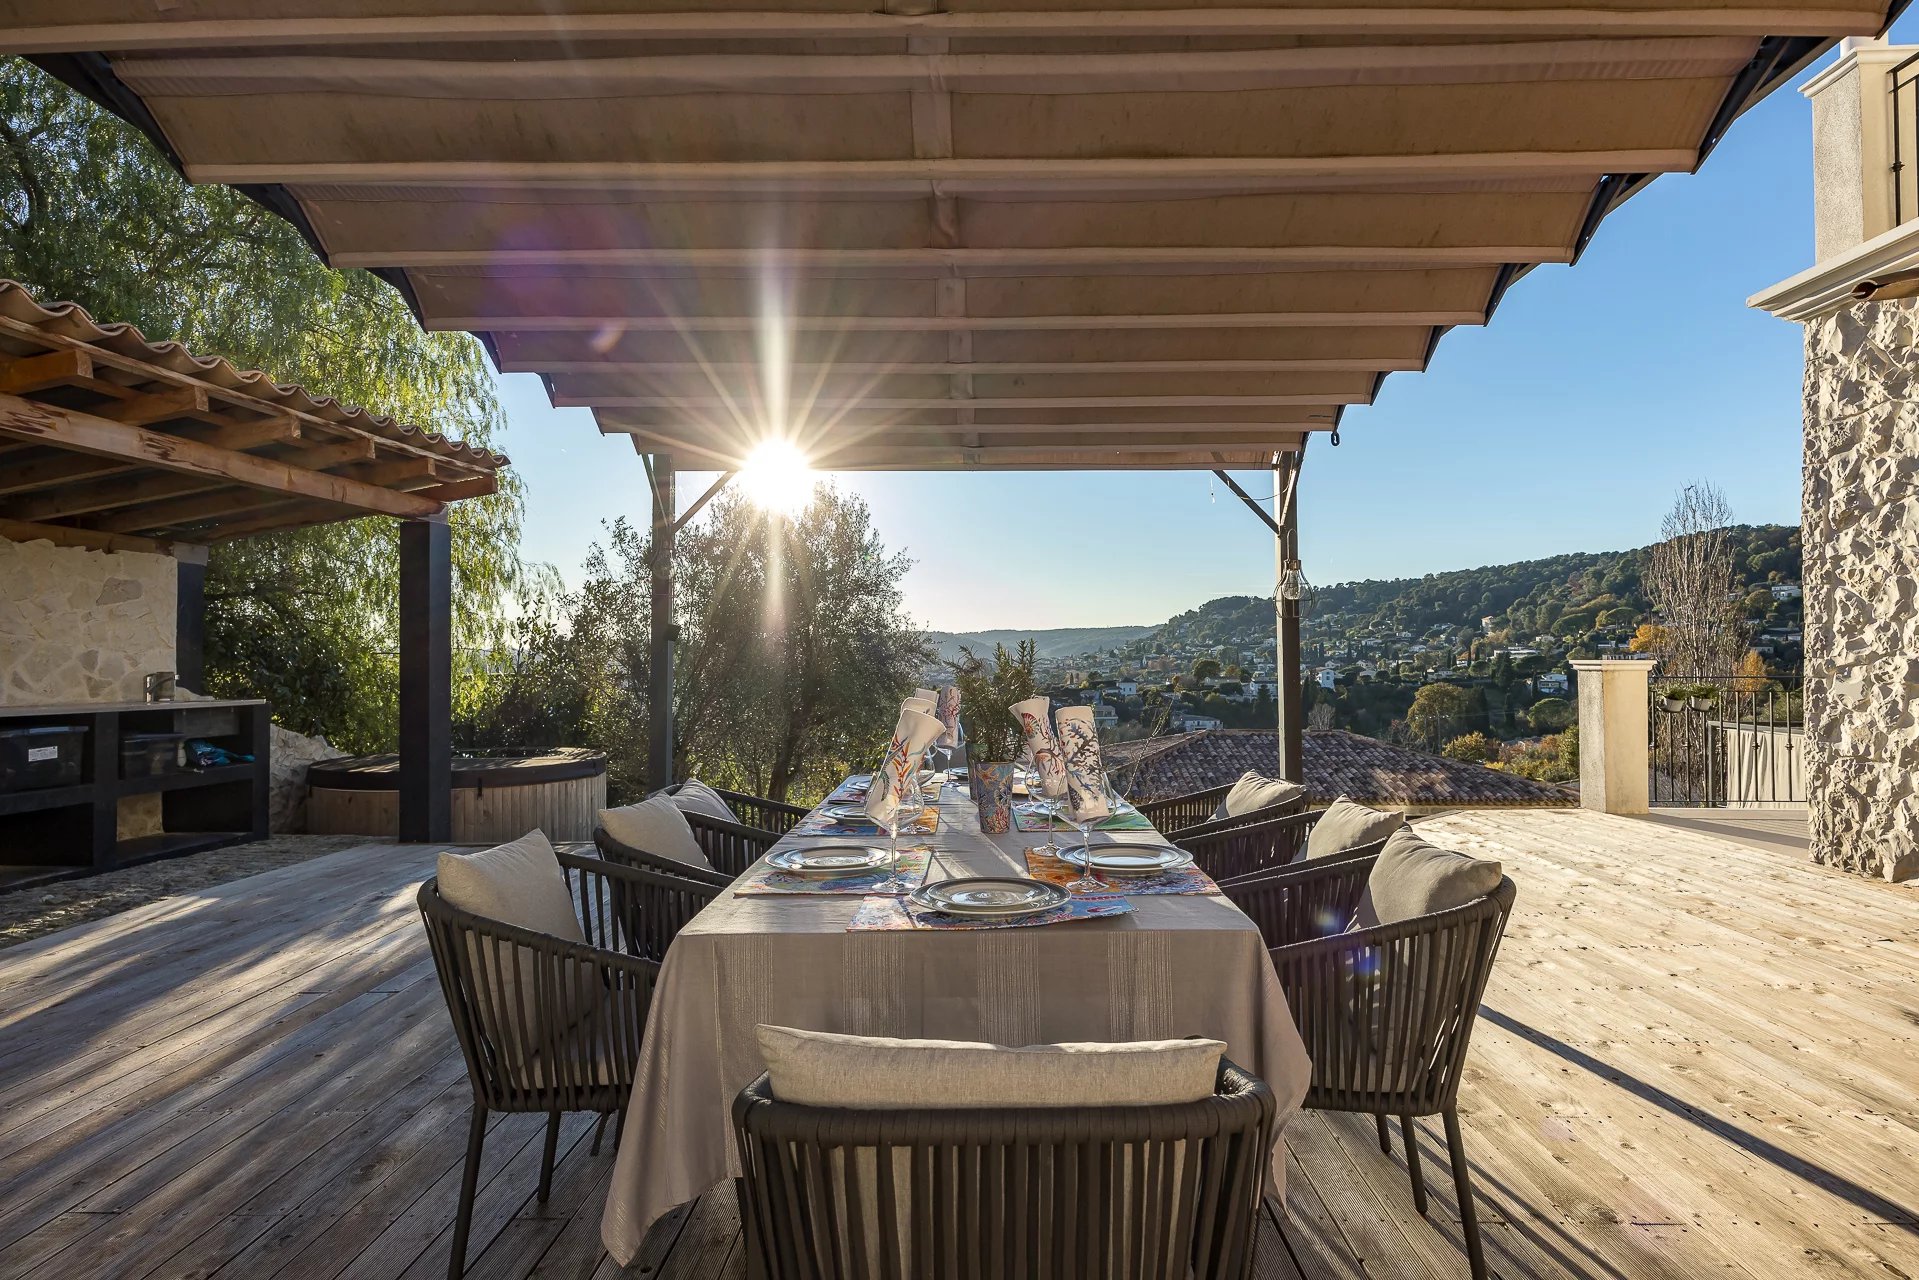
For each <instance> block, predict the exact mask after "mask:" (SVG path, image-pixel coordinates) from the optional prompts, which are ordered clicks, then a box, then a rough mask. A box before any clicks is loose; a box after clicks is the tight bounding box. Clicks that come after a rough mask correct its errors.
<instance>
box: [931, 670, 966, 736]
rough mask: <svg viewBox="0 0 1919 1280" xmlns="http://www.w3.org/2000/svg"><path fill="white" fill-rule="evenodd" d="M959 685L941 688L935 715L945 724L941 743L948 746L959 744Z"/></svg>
mask: <svg viewBox="0 0 1919 1280" xmlns="http://www.w3.org/2000/svg"><path fill="white" fill-rule="evenodd" d="M959 708H960V692H959V686H958V685H956V684H949V685H947V686H946V687H945V688H943V689H941V690H940V696H939V703H938V705H937V706H936V707H935V708H934V711H933V715H934V716H935V717H936V718H937V719H938V720H939V722H940V723H941V724H942V725H944V726H945V728H943V729H942V730H941V731H940V736H939V745H940V746H942V747H946V748H949V749H950V748H953V747H957V746H959Z"/></svg>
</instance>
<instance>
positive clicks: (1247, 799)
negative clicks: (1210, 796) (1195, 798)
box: [1213, 769, 1306, 819]
mask: <svg viewBox="0 0 1919 1280" xmlns="http://www.w3.org/2000/svg"><path fill="white" fill-rule="evenodd" d="M1305 798H1306V788H1305V787H1302V786H1300V785H1299V784H1298V783H1297V782H1288V781H1286V779H1284V778H1269V777H1267V776H1266V775H1265V774H1263V773H1255V772H1253V771H1252V770H1251V769H1248V770H1247V771H1246V772H1245V773H1242V774H1240V775H1239V781H1238V782H1235V783H1234V784H1233V787H1232V790H1230V791H1228V792H1227V793H1226V798H1225V799H1224V800H1221V801H1220V802H1219V808H1217V809H1215V810H1214V811H1213V817H1214V818H1215V819H1219V818H1243V817H1245V816H1246V815H1247V814H1249V813H1257V812H1258V811H1259V810H1261V809H1270V808H1272V807H1274V806H1276V805H1284V804H1295V803H1297V802H1299V801H1301V800H1303V799H1305Z"/></svg>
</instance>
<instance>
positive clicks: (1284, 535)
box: [1273, 454, 1306, 782]
mask: <svg viewBox="0 0 1919 1280" xmlns="http://www.w3.org/2000/svg"><path fill="white" fill-rule="evenodd" d="M1299 461H1300V459H1299V455H1298V454H1281V455H1280V456H1279V458H1278V459H1276V460H1275V462H1274V466H1273V492H1274V493H1275V494H1277V495H1279V497H1278V499H1277V500H1276V501H1275V502H1274V504H1273V505H1274V506H1275V507H1277V508H1278V517H1279V529H1278V532H1277V534H1276V536H1275V537H1274V543H1275V544H1276V547H1277V550H1278V553H1279V578H1280V584H1281V587H1282V588H1283V587H1284V585H1285V582H1286V578H1287V573H1288V570H1290V569H1296V568H1297V566H1298V564H1299V501H1298V498H1299V490H1298V485H1299V474H1298V473H1299ZM1277 594H1278V596H1279V647H1278V652H1277V653H1276V655H1275V656H1276V657H1277V658H1278V661H1277V662H1276V663H1274V678H1275V679H1276V680H1277V681H1278V682H1279V699H1278V701H1279V755H1280V760H1279V771H1280V773H1281V774H1282V775H1283V776H1284V777H1286V778H1287V779H1288V780H1289V781H1292V782H1304V781H1305V777H1306V740H1305V738H1304V737H1303V734H1304V732H1305V729H1306V710H1305V690H1304V687H1303V684H1302V682H1303V681H1304V679H1305V671H1304V669H1303V668H1304V664H1303V663H1301V661H1300V649H1299V601H1298V600H1297V599H1291V600H1289V599H1287V598H1286V592H1285V591H1284V590H1283V589H1282V590H1281V591H1279V592H1278V593H1277Z"/></svg>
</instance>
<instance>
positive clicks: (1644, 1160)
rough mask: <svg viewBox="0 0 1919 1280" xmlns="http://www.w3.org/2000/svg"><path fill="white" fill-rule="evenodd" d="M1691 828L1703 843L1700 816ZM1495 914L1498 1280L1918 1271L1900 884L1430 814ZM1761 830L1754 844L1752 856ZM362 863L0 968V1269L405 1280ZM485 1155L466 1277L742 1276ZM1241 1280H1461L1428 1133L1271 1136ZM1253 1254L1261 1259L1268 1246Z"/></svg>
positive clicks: (422, 1013) (1486, 1069)
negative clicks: (1411, 1154) (549, 1191)
mask: <svg viewBox="0 0 1919 1280" xmlns="http://www.w3.org/2000/svg"><path fill="white" fill-rule="evenodd" d="M1715 824H1717V825H1715ZM1421 826H1422V829H1424V831H1425V832H1426V833H1427V834H1428V836H1429V837H1430V838H1432V839H1434V840H1435V841H1436V842H1437V843H1440V844H1442V845H1447V844H1450V845H1453V846H1455V847H1462V848H1469V849H1473V850H1475V851H1479V852H1484V853H1486V854H1487V855H1488V856H1495V857H1499V858H1500V859H1501V860H1502V861H1504V862H1505V863H1506V865H1507V868H1508V872H1509V874H1511V875H1512V876H1513V878H1514V880H1515V881H1516V882H1517V883H1518V885H1519V888H1520V894H1519V902H1518V906H1517V908H1516V913H1515V918H1514V920H1513V922H1512V926H1511V928H1510V930H1509V932H1508V937H1507V941H1506V945H1505V948H1504V950H1503V951H1502V954H1501V957H1500V961H1499V964H1498V966H1497V968H1496V970H1495V973H1494V976H1493V980H1492V983H1491V984H1490V986H1489V988H1488V992H1487V999H1486V1007H1485V1010H1484V1011H1483V1013H1482V1016H1481V1019H1480V1022H1479V1024H1478V1027H1477V1030H1476V1033H1475V1041H1474V1049H1473V1055H1472V1058H1471V1060H1470V1062H1469V1064H1468V1071H1467V1076H1466V1080H1465V1082H1464V1085H1463V1087H1462V1091H1461V1096H1460V1109H1461V1116H1462V1120H1463V1123H1464V1127H1465V1138H1466V1143H1467V1149H1468V1153H1469V1156H1470V1158H1471V1160H1472V1163H1473V1166H1474V1171H1475V1181H1476V1189H1477V1192H1478V1196H1477V1199H1478V1203H1479V1207H1480V1213H1481V1220H1482V1224H1483V1227H1484V1233H1485V1240H1486V1246H1487V1255H1488V1259H1489V1262H1490V1264H1491V1266H1492V1269H1493V1271H1494V1272H1495V1274H1497V1275H1500V1276H1503V1277H1509V1278H1511V1277H1519V1276H1527V1277H1532V1276H1539V1277H1566V1278H1568V1280H1597V1278H1598V1277H1611V1276H1627V1277H1631V1278H1632V1280H1641V1278H1642V1277H1644V1278H1647V1280H1656V1278H1658V1277H1667V1276H1672V1277H1678V1276H1687V1277H1692V1276H1707V1275H1722V1276H1725V1277H1727V1278H1728V1280H1773V1278H1774V1277H1787V1276H1800V1275H1810V1276H1818V1275H1829V1276H1833V1277H1848V1278H1850V1277H1856V1276H1874V1277H1883V1276H1886V1275H1896V1274H1907V1275H1914V1274H1919V1192H1915V1191H1914V1190H1913V1188H1912V1185H1911V1180H1910V1176H1909V1174H1910V1170H1911V1169H1912V1168H1913V1167H1915V1166H1919V1068H1915V1067H1914V1065H1913V1058H1912V1056H1911V1054H1910V1042H1911V1036H1910V1033H1911V1029H1912V1026H1913V1023H1914V1020H1915V1017H1919V1015H1915V1013H1914V1012H1913V1011H1915V1010H1919V937H1916V936H1915V933H1914V930H1913V929H1912V921H1913V920H1914V919H1915V918H1919V910H1916V909H1919V891H1915V890H1913V889H1912V888H1910V887H1905V886H1888V885H1884V884H1880V883H1877V882H1871V881H1864V880H1858V879H1855V878H1852V877H1848V876H1845V875H1842V874H1839V873H1836V872H1832V871H1829V870H1825V869H1822V868H1816V867H1812V866H1809V865H1806V864H1805V863H1804V862H1803V860H1802V859H1801V856H1800V855H1799V853H1798V851H1797V849H1796V848H1795V847H1794V846H1793V843H1792V829H1791V823H1790V821H1789V820H1787V821H1773V820H1768V821H1766V822H1761V823H1758V824H1756V825H1755V824H1747V826H1745V827H1742V826H1740V825H1739V824H1737V823H1732V824H1728V823H1727V821H1726V820H1725V819H1723V818H1719V819H1713V818H1706V819H1700V820H1693V819H1689V818H1677V819H1670V820H1668V819H1665V818H1664V817H1662V818H1660V819H1654V820H1629V819H1618V818H1606V817H1603V816H1600V815H1593V814H1586V813H1581V812H1553V813H1544V812H1516V811H1482V812H1462V813H1455V814H1448V815H1439V816H1436V817H1434V818H1431V819H1427V820H1424V821H1422V823H1421ZM1782 833H1783V834H1782ZM436 852H437V849H434V848H431V847H421V846H397V845H393V844H390V843H389V844H380V845H373V846H369V847H366V848H363V849H358V850H352V851H349V852H346V853H341V854H334V855H330V856H329V857H325V858H319V859H314V860H312V861H309V862H306V863H302V864H299V865H297V866H294V867H288V868H283V869H281V870H279V871H275V872H271V873H268V874H266V875H262V876H256V877H252V878H250V879H247V880H242V881H238V882H235V883H233V884H229V885H223V886H219V887H217V888H215V889H211V890H206V891H201V892H197V893H194V894H190V895H182V896H181V897H178V898H173V899H166V900H163V901H161V902H157V903H152V904H149V905H147V906H145V907H141V908H137V909H135V910H134V911H129V912H125V913H122V914H121V915H118V916H114V917H110V918H108V919H105V920H100V921H95V922H93V923H91V924H87V925H82V926H79V927H77V928H74V929H70V930H67V931H64V932H62V933H59V934H54V935H51V936H49V937H46V938H42V939H37V940H35V941H34V942H31V943H27V944H23V945H21V946H18V947H14V948H10V949H8V950H6V951H0V1280H7V1278H10V1277H33V1280H82V1278H90V1277H95V1276H115V1277H125V1280H188V1278H195V1280H199V1278H204V1277H214V1276H217V1277H220V1278H221V1280H240V1278H242V1277H253V1276H261V1275H274V1276H285V1277H289V1278H293V1280H341V1278H342V1277H351V1278H352V1280H399V1278H401V1277H405V1278H406V1280H420V1278H422V1277H430V1278H432V1280H437V1277H438V1276H439V1275H440V1274H442V1272H443V1270H444V1268H445V1265H446V1250H447V1249H448V1248H449V1246H450V1238H451V1227H452V1219H453V1207H454V1202H455V1198H456V1195H457V1190H458V1182H459V1174H460V1165H461V1160H462V1157H463V1153H464V1148H465V1132H466V1125H467V1115H468V1111H467V1108H468V1105H469V1101H470V1094H469V1092H468V1090H467V1087H466V1084H465V1080H464V1073H463V1067H462V1065H461V1063H460V1059H459V1056H458V1050H457V1047H456V1046H455V1045H454V1043H453V1039H452V1034H451V1029H450V1027H448V1026H447V1024H446V1020H445V1014H444V1011H443V1008H442V1006H441V1005H440V1003H439V1001H440V997H439V991H438V985H437V981H436V979H435V977H434V975H433V971H432V968H431V964H430V962H429V961H428V959H427V956H426V950H425V945H424V940H423V939H422V938H421V937H420V934H419V929H418V923H417V917H416V915H415V911H414V908H413V904H412V893H411V891H412V886H413V885H414V884H415V883H417V881H418V880H419V879H420V878H421V877H422V876H425V875H427V874H430V873H431V867H432V862H433V857H434V855H435V853H436ZM543 1123H544V1119H543V1117H539V1116H506V1117H496V1118H495V1119H494V1121H493V1123H492V1125H491V1127H490V1129H489V1134H488V1142H487V1150H486V1160H485V1167H484V1171H483V1182H482V1191H481V1196H480V1201H479V1206H478V1209H477V1211H476V1220H475V1229H474V1234H473V1240H472V1244H471V1246H470V1250H469V1253H470V1259H471V1269H470V1274H472V1275H474V1276H475V1277H484V1278H486V1280H521V1277H543V1278H550V1277H562V1278H564V1280H587V1278H588V1277H594V1278H596V1280H600V1278H605V1280H611V1278H612V1277H616V1276H622V1275H625V1276H634V1277H638V1276H644V1277H646V1278H647V1280H743V1277H744V1274H745V1262H746V1258H745V1254H744V1242H743V1238H742V1236H741V1233H740V1225H739V1211H738V1206H737V1204H736V1203H735V1201H734V1198H733V1195H732V1190H731V1187H730V1186H723V1187H720V1188H716V1189H715V1190H713V1191H712V1192H709V1193H708V1194H707V1195H706V1196H703V1197H701V1198H700V1199H699V1200H697V1201H695V1202H694V1203H693V1204H691V1205H687V1206H682V1207H681V1208H680V1209H678V1210H676V1211H674V1213H673V1214H672V1215H669V1217H668V1218H667V1219H665V1220H663V1221H662V1222H661V1223H659V1224H657V1225H656V1228H655V1230H654V1231H653V1233H652V1234H651V1235H650V1236H649V1237H648V1239H647V1242H646V1245H645V1248H644V1249H643V1250H642V1256H641V1257H640V1258H639V1259H637V1260H636V1263H635V1265H634V1266H633V1267H631V1268H627V1269H625V1270H624V1271H622V1269H621V1268H618V1267H615V1266H613V1264H612V1263H611V1262H610V1260H608V1259H607V1258H606V1257H605V1255H604V1253H603V1252H602V1250H601V1248H600V1244H599V1222H600V1210H601V1206H602V1204H603V1201H604V1197H605V1194H606V1187H607V1183H608V1178H609V1175H610V1170H611V1167H612V1149H611V1148H612V1144H611V1141H610V1140H609V1141H608V1143H607V1144H606V1146H605V1147H604V1148H603V1149H602V1150H601V1152H600V1153H599V1154H598V1155H592V1154H590V1153H589V1150H588V1148H589V1147H590V1144H591V1128H592V1121H591V1119H590V1118H589V1117H584V1116H579V1117H570V1118H569V1119H568V1121H567V1127H566V1130H565V1139H564V1142H563V1144H562V1148H561V1151H562V1156H561V1159H560V1162H559V1166H558V1168H557V1170H556V1174H555V1185H554V1194H553V1197H552V1199H551V1200H550V1201H549V1202H548V1203H547V1204H545V1205H540V1204H538V1203H537V1202H536V1201H535V1200H534V1198H533V1191H534V1184H535V1182H536V1181H537V1171H538V1163H539V1152H540V1145H541V1143H540V1136H541V1130H542V1126H543ZM1289 1134H1290V1137H1291V1141H1292V1148H1293V1150H1292V1156H1291V1163H1290V1168H1291V1177H1290V1179H1289V1184H1288V1189H1287V1197H1286V1203H1285V1206H1284V1210H1283V1214H1278V1213H1277V1210H1276V1209H1275V1208H1269V1210H1268V1213H1267V1214H1266V1215H1263V1217H1262V1227H1261V1230H1262V1247H1261V1252H1260V1256H1259V1260H1258V1272H1259V1275H1260V1277H1261V1280H1305V1278H1308V1277H1310V1278H1312V1280H1321V1278H1322V1277H1325V1278H1329V1280H1345V1278H1347V1277H1353V1278H1366V1280H1371V1278H1375V1277H1386V1276H1393V1277H1407V1278H1408V1280H1449V1278H1450V1277H1455V1276H1463V1275H1464V1274H1465V1261H1464V1258H1463V1248H1462V1243H1461V1239H1460V1236H1459V1224H1458V1211H1457V1205H1456V1204H1455V1203H1454V1201H1453V1190H1452V1184H1451V1179H1450V1176H1449V1170H1448V1167H1447V1165H1446V1163H1445V1160H1446V1157H1445V1147H1444V1143H1443V1141H1441V1140H1440V1139H1439V1136H1438V1129H1437V1125H1436V1123H1433V1122H1422V1124H1421V1125H1420V1126H1419V1134H1420V1143H1421V1151H1422V1154H1423V1157H1424V1168H1425V1173H1426V1185H1427V1188H1428V1192H1429V1194H1430V1196H1431V1204H1430V1209H1429V1214H1428V1216H1427V1217H1426V1218H1424V1219H1422V1218H1421V1217H1419V1215H1417V1214H1416V1213H1415V1212H1414V1211H1413V1209H1412V1204H1411V1194H1410V1191H1409V1189H1408V1187H1407V1184H1406V1169H1405V1156H1404V1151H1403V1140H1402V1139H1401V1138H1400V1137H1399V1134H1398V1131H1397V1128H1396V1127H1395V1132H1394V1148H1395V1150H1394V1154H1393V1155H1392V1156H1391V1157H1388V1156H1385V1155H1382V1154H1381V1153H1380V1151H1379V1149H1378V1146H1377V1143H1376V1141H1375V1140H1374V1137H1373V1129H1372V1124H1371V1122H1370V1120H1369V1119H1367V1118H1364V1117H1347V1116H1321V1115H1305V1116H1301V1117H1299V1118H1298V1119H1296V1120H1295V1121H1294V1124H1293V1126H1292V1127H1291V1128H1290V1129H1289ZM1281 1228H1283V1230H1284V1232H1285V1236H1284V1239H1282V1238H1281V1237H1280V1235H1279V1230H1280V1229H1281Z"/></svg>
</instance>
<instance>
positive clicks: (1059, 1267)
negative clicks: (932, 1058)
mask: <svg viewBox="0 0 1919 1280" xmlns="http://www.w3.org/2000/svg"><path fill="white" fill-rule="evenodd" d="M1274 1113H1275V1102H1274V1099H1273V1094H1272V1090H1271V1089H1269V1088H1268V1087H1267V1086H1266V1084H1265V1082H1264V1081H1262V1080H1260V1079H1258V1078H1257V1077H1255V1076H1252V1075H1249V1074H1247V1073H1246V1072H1244V1071H1242V1070H1240V1069H1239V1068H1238V1067H1236V1066H1234V1065H1233V1064H1232V1063H1230V1062H1225V1061H1222V1062H1221V1064H1220V1071H1219V1082H1218V1086H1217V1089H1216V1092H1215V1093H1214V1095H1213V1096H1212V1097H1210V1098H1206V1099H1202V1100H1201V1101H1198V1102H1182V1103H1170V1104H1164V1105H1150V1106H1104V1107H1005V1108H993V1109H990V1110H987V1109H957V1110H937V1109H927V1108H915V1107H912V1106H900V1107H887V1108H876V1109H873V1110H865V1109H860V1110H851V1109H842V1108H829V1107H810V1106H801V1105H798V1104H795V1103H786V1102H780V1101H778V1100H776V1099H775V1098H774V1097H773V1094H772V1089H771V1086H770V1085H769V1083H768V1078H767V1077H766V1076H765V1075H762V1076H761V1077H760V1078H759V1079H758V1080H756V1081H754V1082H753V1083H752V1084H750V1085H748V1086H747V1087H746V1088H745V1089H744V1090H742V1091H741V1093H740V1095H739V1097H738V1098H737V1099H736V1100H735V1101H734V1103H733V1129H734V1133H735V1134H736V1135H737V1137H738V1139H739V1147H740V1167H741V1170H742V1172H743V1175H744V1176H743V1177H742V1179H741V1191H742V1194H741V1204H740V1215H741V1217H742V1219H743V1220H744V1226H745V1230H746V1247H747V1258H748V1271H749V1273H750V1274H755V1275H763V1276H765V1277H768V1280H837V1278H839V1277H845V1278H846V1280H898V1278H901V1277H908V1276H910V1277H912V1278H913V1280H960V1278H961V1277H967V1278H973V1277H981V1276H1019V1277H1029V1278H1037V1277H1053V1278H1056V1280H1080V1278H1081V1277H1120V1276H1125V1277H1128V1278H1129V1280H1172V1278H1173V1277H1181V1278H1185V1277H1197V1278H1202V1280H1210V1278H1212V1277H1221V1278H1226V1277H1234V1278H1238V1277H1245V1276H1250V1275H1251V1274H1252V1272H1253V1249H1254V1242H1255V1237H1256V1231H1257V1227H1258V1215H1259V1208H1260V1203H1261V1198H1262V1196H1263V1194H1264V1192H1265V1189H1266V1185H1267V1168H1268V1163H1269V1161H1270V1159H1271V1155H1272V1147H1273V1125H1274Z"/></svg>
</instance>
